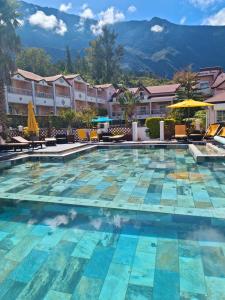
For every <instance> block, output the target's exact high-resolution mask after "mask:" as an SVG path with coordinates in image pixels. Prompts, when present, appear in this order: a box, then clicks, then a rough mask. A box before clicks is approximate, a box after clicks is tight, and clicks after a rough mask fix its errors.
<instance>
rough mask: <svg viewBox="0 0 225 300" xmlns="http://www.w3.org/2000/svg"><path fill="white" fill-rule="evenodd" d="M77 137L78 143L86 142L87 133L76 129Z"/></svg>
mask: <svg viewBox="0 0 225 300" xmlns="http://www.w3.org/2000/svg"><path fill="white" fill-rule="evenodd" d="M77 136H78V140H79V141H80V142H84V141H87V132H86V130H85V129H77Z"/></svg>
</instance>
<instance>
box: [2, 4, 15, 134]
mask: <svg viewBox="0 0 225 300" xmlns="http://www.w3.org/2000/svg"><path fill="white" fill-rule="evenodd" d="M18 17H19V16H18V13H17V4H16V1H15V0H1V13H0V123H1V125H2V127H3V128H5V126H6V113H5V88H4V86H5V84H6V83H7V82H8V81H9V80H10V74H11V73H12V72H13V71H14V70H15V54H16V52H17V51H18V50H19V38H18V36H17V34H16V31H15V29H16V28H17V27H18V26H19V21H18Z"/></svg>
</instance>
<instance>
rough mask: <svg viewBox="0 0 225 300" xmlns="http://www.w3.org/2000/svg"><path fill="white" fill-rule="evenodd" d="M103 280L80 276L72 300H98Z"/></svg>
mask: <svg viewBox="0 0 225 300" xmlns="http://www.w3.org/2000/svg"><path fill="white" fill-rule="evenodd" d="M103 282H104V281H103V280H101V279H96V278H90V277H86V276H82V277H81V280H80V281H79V283H78V285H77V286H76V289H75V291H74V293H73V296H72V300H98V299H99V295H100V292H101V288H102V285H103Z"/></svg>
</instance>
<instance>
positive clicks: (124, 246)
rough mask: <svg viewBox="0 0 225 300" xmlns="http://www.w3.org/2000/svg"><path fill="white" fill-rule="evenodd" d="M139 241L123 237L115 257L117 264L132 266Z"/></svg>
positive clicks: (120, 239) (114, 260)
mask: <svg viewBox="0 0 225 300" xmlns="http://www.w3.org/2000/svg"><path fill="white" fill-rule="evenodd" d="M137 241H138V239H137V238H135V237H128V236H124V235H121V236H120V238H119V241H118V244H117V247H116V250H115V253H114V256H113V262H114V263H116V264H125V265H131V263H132V261H133V258H134V254H135V251H136V247H137Z"/></svg>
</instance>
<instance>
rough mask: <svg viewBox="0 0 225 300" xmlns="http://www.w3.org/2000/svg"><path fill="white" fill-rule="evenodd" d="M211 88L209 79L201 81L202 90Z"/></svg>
mask: <svg viewBox="0 0 225 300" xmlns="http://www.w3.org/2000/svg"><path fill="white" fill-rule="evenodd" d="M208 88H209V83H208V81H202V82H200V90H205V89H208Z"/></svg>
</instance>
